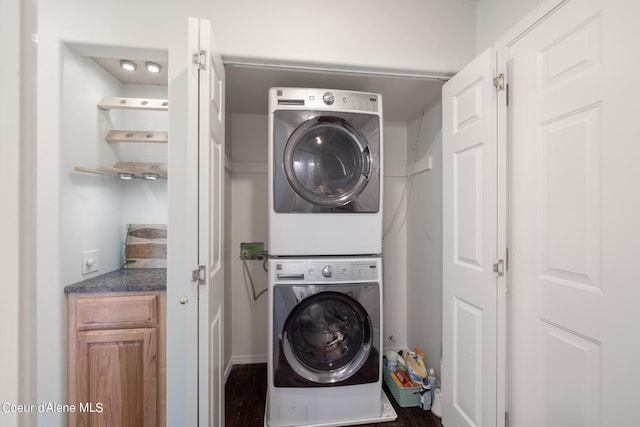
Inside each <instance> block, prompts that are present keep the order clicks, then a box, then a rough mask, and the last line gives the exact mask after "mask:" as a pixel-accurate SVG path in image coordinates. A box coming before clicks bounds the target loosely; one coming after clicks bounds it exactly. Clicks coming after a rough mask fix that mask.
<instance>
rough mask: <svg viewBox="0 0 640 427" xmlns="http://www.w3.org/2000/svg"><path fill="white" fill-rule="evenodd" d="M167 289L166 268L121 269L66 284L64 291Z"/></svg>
mask: <svg viewBox="0 0 640 427" xmlns="http://www.w3.org/2000/svg"><path fill="white" fill-rule="evenodd" d="M166 290H167V269H166V268H131V269H124V268H122V269H120V270H116V271H112V272H110V273H106V274H102V275H100V276H96V277H92V278H91V279H87V280H83V281H81V282H78V283H74V284H73V285H69V286H65V288H64V293H65V294H66V295H68V294H88V293H106V292H150V291H166Z"/></svg>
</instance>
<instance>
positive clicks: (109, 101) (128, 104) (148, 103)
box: [98, 96, 169, 111]
mask: <svg viewBox="0 0 640 427" xmlns="http://www.w3.org/2000/svg"><path fill="white" fill-rule="evenodd" d="M98 108H100V109H101V110H112V109H121V110H147V111H168V110H169V100H167V99H153V98H121V97H110V96H108V97H104V98H102V100H101V101H100V102H99V103H98Z"/></svg>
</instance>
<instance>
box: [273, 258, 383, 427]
mask: <svg viewBox="0 0 640 427" xmlns="http://www.w3.org/2000/svg"><path fill="white" fill-rule="evenodd" d="M381 327H382V259H381V258H380V257H342V258H333V257H331V258H323V257H316V258H272V259H270V260H269V359H268V362H267V367H268V383H269V384H268V393H267V416H266V420H267V425H268V426H270V427H280V426H307V425H314V426H315V425H323V426H324V425H349V424H358V423H361V422H362V420H383V419H384V418H385V417H386V418H388V417H390V416H391V415H390V414H387V415H386V416H384V414H383V413H384V409H383V408H381V396H382V397H383V398H384V399H386V397H384V395H383V392H382V355H381V353H382V352H381V348H382V335H381ZM387 405H388V403H387ZM383 406H385V405H384V404H383ZM387 410H388V408H387ZM381 414H382V415H381ZM393 418H395V413H394V414H393ZM387 420H388V419H387Z"/></svg>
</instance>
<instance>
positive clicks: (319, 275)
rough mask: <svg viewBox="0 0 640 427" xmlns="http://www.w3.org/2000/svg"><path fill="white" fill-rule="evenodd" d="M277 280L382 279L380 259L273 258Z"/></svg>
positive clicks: (349, 280)
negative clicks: (303, 259) (295, 259)
mask: <svg viewBox="0 0 640 427" xmlns="http://www.w3.org/2000/svg"><path fill="white" fill-rule="evenodd" d="M272 262H273V264H272V265H273V267H275V271H274V272H273V273H272V274H274V275H275V281H276V282H278V283H282V282H292V281H296V282H307V283H320V282H322V283H328V282H369V281H376V280H380V279H381V276H382V272H381V271H380V265H381V263H380V259H379V258H372V259H371V260H367V259H359V260H357V261H356V260H353V261H351V260H347V261H342V260H335V259H313V260H305V261H302V260H300V261H293V260H291V261H289V260H287V261H285V260H273V261H272Z"/></svg>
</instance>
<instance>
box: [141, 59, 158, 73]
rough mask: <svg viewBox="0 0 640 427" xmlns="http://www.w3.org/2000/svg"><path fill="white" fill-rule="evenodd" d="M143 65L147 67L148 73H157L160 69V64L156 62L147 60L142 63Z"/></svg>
mask: <svg viewBox="0 0 640 427" xmlns="http://www.w3.org/2000/svg"><path fill="white" fill-rule="evenodd" d="M144 66H145V67H146V68H147V71H148V72H150V73H159V72H160V70H161V69H162V67H161V66H160V64H158V63H157V62H151V61H148V62H146V63H145V64H144Z"/></svg>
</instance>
